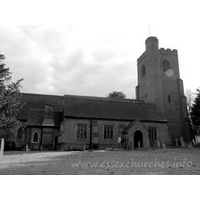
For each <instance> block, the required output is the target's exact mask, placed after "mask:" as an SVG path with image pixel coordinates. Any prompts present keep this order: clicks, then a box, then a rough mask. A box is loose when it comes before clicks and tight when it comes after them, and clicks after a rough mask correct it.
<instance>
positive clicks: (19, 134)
mask: <svg viewBox="0 0 200 200" xmlns="http://www.w3.org/2000/svg"><path fill="white" fill-rule="evenodd" d="M21 139H22V127H20V128H19V129H18V132H17V140H21Z"/></svg>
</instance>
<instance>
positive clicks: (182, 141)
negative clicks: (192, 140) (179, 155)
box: [180, 137, 185, 148]
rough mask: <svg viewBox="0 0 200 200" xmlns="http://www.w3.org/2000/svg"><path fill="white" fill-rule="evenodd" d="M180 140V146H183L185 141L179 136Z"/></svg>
mask: <svg viewBox="0 0 200 200" xmlns="http://www.w3.org/2000/svg"><path fill="white" fill-rule="evenodd" d="M180 141H181V146H182V147H183V148H185V142H184V139H183V137H180Z"/></svg>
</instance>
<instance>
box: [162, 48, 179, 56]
mask: <svg viewBox="0 0 200 200" xmlns="http://www.w3.org/2000/svg"><path fill="white" fill-rule="evenodd" d="M159 53H162V54H170V55H178V51H177V50H176V49H164V48H160V49H159Z"/></svg>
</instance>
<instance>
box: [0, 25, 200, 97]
mask: <svg viewBox="0 0 200 200" xmlns="http://www.w3.org/2000/svg"><path fill="white" fill-rule="evenodd" d="M154 27H156V26H154ZM192 27H193V26H191V27H190V28H192ZM163 28H164V26H162V27H161V26H160V28H159V29H158V28H157V29H156V28H152V32H153V33H157V34H158V35H157V37H158V39H159V41H160V47H165V48H176V49H178V50H179V49H180V51H179V52H180V53H179V63H180V71H181V75H182V76H183V77H182V78H183V80H184V81H185V83H186V84H187V85H186V87H185V88H186V89H191V87H195V86H194V84H195V85H196V83H194V82H193V83H192V81H191V79H189V78H188V77H189V76H188V74H190V75H191V76H192V67H193V66H195V63H194V61H193V59H192V58H191V56H190V55H189V53H188V49H187V48H186V47H185V45H186V46H187V47H189V48H190V49H193V50H194V51H193V54H194V55H196V56H197V52H198V51H195V47H194V45H195V44H196V45H197V44H198V41H196V39H195V38H198V34H199V31H197V29H194V28H193V29H191V30H196V31H195V32H194V33H193V35H194V38H190V41H192V42H191V43H190V41H188V40H186V41H185V42H184V43H183V42H182V41H183V40H182V39H181V38H179V37H178V33H176V35H175V36H172V33H171V32H170V30H172V29H173V30H177V29H176V26H175V25H174V26H171V27H168V29H165V32H166V35H165V34H163V31H162V30H163ZM179 28H180V29H181V30H180V31H181V32H182V30H183V28H184V27H182V26H180V27H179ZM146 33H147V27H144V26H137V28H131V26H106V27H104V26H102V25H101V26H99V25H95V26H85V25H84V26H83V25H82V26H0V44H1V47H0V48H1V49H0V51H1V53H2V54H4V55H5V56H6V60H5V63H6V65H7V67H9V68H10V71H11V72H12V78H13V81H16V80H18V79H21V78H24V81H23V88H22V92H34V93H44V94H59V95H64V94H76V95H92V96H105V95H107V94H108V93H110V92H112V91H115V90H118V91H123V92H124V93H125V94H126V95H127V96H128V97H129V98H132V97H133V96H135V86H136V85H137V58H138V57H139V56H140V55H141V54H142V53H143V52H144V51H145V39H146V38H147V34H146ZM179 33H180V32H179ZM185 34H186V35H189V34H190V31H189V30H187V31H186V33H185ZM183 37H184V35H183ZM174 38H176V39H174ZM195 41H196V42H195ZM197 46H198V45H197ZM196 56H195V57H196ZM192 63H193V64H192ZM188 65H191V68H190V70H189V71H188ZM193 75H194V76H197V75H198V73H196V74H193ZM192 84H193V85H192ZM196 87H198V86H196Z"/></svg>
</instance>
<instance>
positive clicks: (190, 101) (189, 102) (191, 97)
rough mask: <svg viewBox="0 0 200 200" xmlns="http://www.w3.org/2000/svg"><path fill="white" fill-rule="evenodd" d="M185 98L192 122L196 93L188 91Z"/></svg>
mask: <svg viewBox="0 0 200 200" xmlns="http://www.w3.org/2000/svg"><path fill="white" fill-rule="evenodd" d="M185 96H186V100H187V101H186V103H187V110H188V115H189V119H190V120H191V111H192V105H193V103H194V98H195V93H193V92H192V91H191V90H186V92H185Z"/></svg>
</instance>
